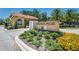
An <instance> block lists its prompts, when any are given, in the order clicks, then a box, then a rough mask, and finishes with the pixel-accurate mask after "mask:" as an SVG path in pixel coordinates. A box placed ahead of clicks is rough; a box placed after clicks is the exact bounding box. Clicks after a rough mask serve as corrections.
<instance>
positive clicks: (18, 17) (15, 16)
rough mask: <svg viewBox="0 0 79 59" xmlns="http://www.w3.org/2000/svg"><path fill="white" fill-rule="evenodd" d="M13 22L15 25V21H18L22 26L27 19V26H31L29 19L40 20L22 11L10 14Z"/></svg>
mask: <svg viewBox="0 0 79 59" xmlns="http://www.w3.org/2000/svg"><path fill="white" fill-rule="evenodd" d="M10 18H11V24H12V26H13V27H15V23H16V22H17V23H18V26H20V27H22V25H23V22H24V21H26V26H29V21H38V18H37V17H34V16H30V15H23V14H20V13H13V14H11V15H10Z"/></svg>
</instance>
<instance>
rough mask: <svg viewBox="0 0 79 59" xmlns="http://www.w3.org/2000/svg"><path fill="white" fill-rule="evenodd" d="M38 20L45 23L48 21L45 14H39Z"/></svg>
mask: <svg viewBox="0 0 79 59" xmlns="http://www.w3.org/2000/svg"><path fill="white" fill-rule="evenodd" d="M40 20H41V21H47V20H48V17H47V13H46V12H43V13H41V15H40Z"/></svg>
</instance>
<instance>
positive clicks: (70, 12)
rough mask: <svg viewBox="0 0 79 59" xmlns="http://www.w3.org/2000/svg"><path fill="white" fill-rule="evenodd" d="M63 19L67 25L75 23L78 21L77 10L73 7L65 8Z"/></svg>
mask: <svg viewBox="0 0 79 59" xmlns="http://www.w3.org/2000/svg"><path fill="white" fill-rule="evenodd" d="M64 19H65V22H66V23H67V24H69V26H70V25H73V26H74V24H73V22H75V23H76V22H77V21H78V19H79V16H78V12H77V10H75V9H67V10H66V11H65V15H64Z"/></svg>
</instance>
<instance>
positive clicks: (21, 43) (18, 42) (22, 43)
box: [15, 35, 37, 51]
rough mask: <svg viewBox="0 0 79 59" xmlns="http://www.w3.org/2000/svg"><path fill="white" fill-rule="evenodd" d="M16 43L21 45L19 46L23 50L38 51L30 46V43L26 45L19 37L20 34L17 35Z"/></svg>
mask: <svg viewBox="0 0 79 59" xmlns="http://www.w3.org/2000/svg"><path fill="white" fill-rule="evenodd" d="M15 43H16V44H17V45H18V46H19V48H20V49H21V51H37V50H35V49H33V48H31V47H29V46H28V45H26V44H25V43H24V42H23V41H22V40H20V39H19V35H17V36H16V37H15Z"/></svg>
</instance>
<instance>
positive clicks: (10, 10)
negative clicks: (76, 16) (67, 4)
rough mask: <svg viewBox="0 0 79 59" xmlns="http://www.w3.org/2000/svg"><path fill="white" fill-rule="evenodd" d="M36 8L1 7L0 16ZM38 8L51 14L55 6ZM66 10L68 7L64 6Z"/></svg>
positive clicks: (5, 16)
mask: <svg viewBox="0 0 79 59" xmlns="http://www.w3.org/2000/svg"><path fill="white" fill-rule="evenodd" d="M33 9H34V8H0V18H2V19H4V18H7V17H9V16H10V14H11V13H15V12H16V13H17V12H20V11H22V10H26V11H27V10H30V11H31V10H33ZM36 9H37V10H39V11H41V12H47V15H48V16H50V14H51V11H52V10H53V9H54V8H36ZM63 9H64V10H65V9H67V8H63ZM76 9H77V10H79V9H78V8H76Z"/></svg>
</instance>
